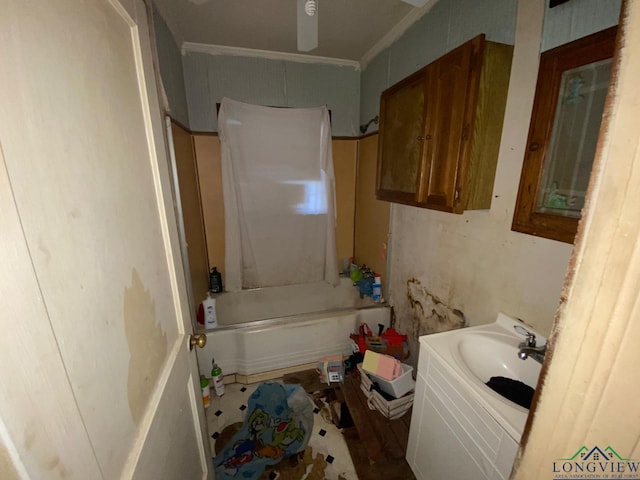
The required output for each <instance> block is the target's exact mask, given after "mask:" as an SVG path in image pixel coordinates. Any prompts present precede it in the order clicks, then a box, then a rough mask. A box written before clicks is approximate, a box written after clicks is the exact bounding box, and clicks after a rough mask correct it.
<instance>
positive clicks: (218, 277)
mask: <svg viewBox="0 0 640 480" xmlns="http://www.w3.org/2000/svg"><path fill="white" fill-rule="evenodd" d="M209 290H211V291H212V292H213V293H220V292H222V291H223V288H222V274H221V273H220V272H219V271H218V268H217V267H213V268H212V269H211V272H209Z"/></svg>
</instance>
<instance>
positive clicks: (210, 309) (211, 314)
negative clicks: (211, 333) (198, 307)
mask: <svg viewBox="0 0 640 480" xmlns="http://www.w3.org/2000/svg"><path fill="white" fill-rule="evenodd" d="M202 308H203V309H204V326H205V328H215V327H217V326H218V317H217V316H216V299H215V298H213V297H212V296H211V293H210V292H207V298H205V299H204V300H203V301H202Z"/></svg>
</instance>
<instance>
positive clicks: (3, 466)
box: [0, 443, 20, 480]
mask: <svg viewBox="0 0 640 480" xmlns="http://www.w3.org/2000/svg"><path fill="white" fill-rule="evenodd" d="M0 472H2V480H20V475H19V474H18V471H17V470H16V467H15V466H14V464H13V459H12V458H11V455H9V452H8V451H7V447H5V445H4V444H2V443H0Z"/></svg>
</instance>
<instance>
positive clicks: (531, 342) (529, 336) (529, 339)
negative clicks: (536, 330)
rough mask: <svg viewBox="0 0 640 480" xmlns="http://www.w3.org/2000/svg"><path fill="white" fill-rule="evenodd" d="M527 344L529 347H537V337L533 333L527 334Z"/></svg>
mask: <svg viewBox="0 0 640 480" xmlns="http://www.w3.org/2000/svg"><path fill="white" fill-rule="evenodd" d="M526 342H527V347H535V346H536V336H535V335H534V334H533V333H531V332H527V335H526Z"/></svg>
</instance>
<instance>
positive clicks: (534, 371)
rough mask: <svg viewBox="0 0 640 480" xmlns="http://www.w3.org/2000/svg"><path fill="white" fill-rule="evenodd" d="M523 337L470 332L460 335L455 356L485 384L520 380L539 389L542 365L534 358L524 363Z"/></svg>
mask: <svg viewBox="0 0 640 480" xmlns="http://www.w3.org/2000/svg"><path fill="white" fill-rule="evenodd" d="M520 342H522V338H518V337H515V336H513V335H506V334H502V333H495V332H467V333H466V335H459V339H458V342H457V345H456V346H454V348H457V354H458V355H456V357H457V359H458V360H460V361H462V364H463V366H464V367H465V368H467V369H468V370H469V371H470V372H471V373H472V374H473V375H474V376H475V377H476V378H477V379H478V380H480V381H481V382H482V383H486V382H488V381H489V379H490V378H491V377H497V376H501V377H506V378H511V379H513V380H519V381H521V382H523V383H525V384H527V385H529V386H530V387H531V388H536V384H537V383H538V376H539V375H540V368H541V366H542V365H541V364H540V363H538V362H537V361H535V360H534V359H532V358H531V357H529V358H527V359H526V360H521V359H520V358H519V357H518V345H519V344H520Z"/></svg>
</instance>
